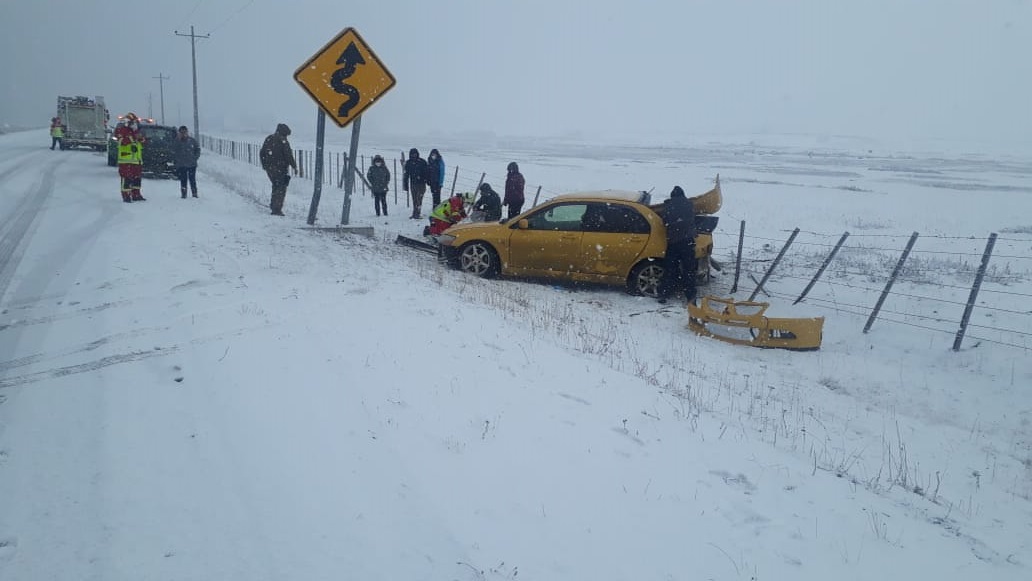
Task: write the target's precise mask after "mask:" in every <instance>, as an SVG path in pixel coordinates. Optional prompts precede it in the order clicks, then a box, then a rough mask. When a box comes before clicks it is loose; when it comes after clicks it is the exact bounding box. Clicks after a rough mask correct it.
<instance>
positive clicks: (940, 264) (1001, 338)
mask: <svg viewBox="0 0 1032 581" xmlns="http://www.w3.org/2000/svg"><path fill="white" fill-rule="evenodd" d="M714 236H715V237H719V238H721V239H722V241H723V243H724V244H723V247H725V248H729V249H736V248H737V249H738V250H737V251H734V250H732V251H731V252H729V253H728V255H729V256H730V257H731V260H730V261H729V265H733V268H734V281H735V282H734V284H733V285H732V288H731V294H735V293H737V292H739V290H740V289H739V288H738V286H739V284H741V285H743V286H751V288H752V289H753V290H752V291H751V295H750V297H749V298H750V299H753V298H755V297H756V296H757V295H759V294H763V295H765V296H766V297H773V298H777V299H780V300H784V301H785V302H786V304H787V303H791V304H799V303H802V302H805V303H808V304H813V305H815V306H817V307H819V308H822V309H827V310H832V311H835V312H840V313H844V314H850V315H855V316H858V317H865V318H866V324H865V326H864V328H863V332H864V333H867V332H869V331H870V330H871V328H872V327H873V326H874V325H875V324H877V323H888V324H892V325H905V326H910V327H914V328H919V329H924V330H927V331H933V332H935V333H942V334H946V335H950V336H952V337H953V350H954V351H959V350H960V349H961V346H962V344H963V342H964V340H965V339H967V340H969V341H977V342H985V343H993V344H997V345H1003V346H1007V347H1012V348H1016V349H1020V350H1023V351H1026V352H1028V351H1030V350H1032V304H1030V301H1029V299H1032V293H1029V292H1024V290H1023V289H1024V288H1027V287H1028V285H1027V284H1026V283H1028V282H1029V281H1032V238H1022V237H1017V236H1000V235H999V234H998V233H995V232H994V233H991V234H989V236H988V237H987V238H985V239H980V238H977V237H974V236H943V235H925V236H922V235H920V234H919V233H917V232H915V233H913V234H911V235H910V236H905V235H896V234H866V233H861V234H852V233H850V232H843V233H841V234H832V233H821V232H814V231H803V230H800V229H798V228H797V229H795V230H793V231H792V232H791V233H789V234H788V235H787V236H786V237H785V238H781V239H778V238H772V237H769V236H754V235H749V234H746V224H745V222H744V221H742V222H741V223H740V224H739V228H738V236H737V237H736V236H734V235H733V234H729V233H727V232H726V231H723V230H721V231H718V232H715V233H714ZM836 239H837V240H836ZM928 240H934V241H935V249H927V248H922V247H921V244H920V242H921V241H928ZM717 246H718V247H720V246H721V244H717ZM979 246H981V247H982V248H981V251H979V248H978V247H979ZM944 248H946V249H944ZM775 252H776V253H777V254H776V255H774V253H775ZM747 280H748V281H750V282H751V283H752V285H749V284H748V282H745V281H747ZM966 281H970V284H968V285H964V284H957V283H961V282H966ZM903 285H906V287H907V288H904V289H900V288H899V286H903ZM922 287H929V288H932V287H934V288H937V289H940V292H941V294H942V296H932V295H931V294H930V293H928V292H923V293H922V292H921V291H920V289H921V288H922ZM818 289H819V290H820V292H814V291H815V290H818ZM843 289H846V290H847V291H848V297H849V298H840V297H839V295H841V294H844V293H843V292H842V291H843ZM915 289H916V290H915ZM980 297H981V299H980ZM998 320H1002V321H1005V322H1004V323H996V321H998ZM977 344H978V343H976V345H977Z"/></svg>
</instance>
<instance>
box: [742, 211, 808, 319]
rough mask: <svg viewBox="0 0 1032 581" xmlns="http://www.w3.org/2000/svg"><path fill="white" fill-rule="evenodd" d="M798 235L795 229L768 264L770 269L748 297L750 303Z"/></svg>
mask: <svg viewBox="0 0 1032 581" xmlns="http://www.w3.org/2000/svg"><path fill="white" fill-rule="evenodd" d="M798 234H799V228H796V229H795V230H793V231H792V235H791V236H789V237H788V240H787V241H786V242H785V245H784V246H782V247H781V252H778V255H777V257H776V258H775V259H774V262H772V263H771V264H770V268H768V269H767V272H766V273H765V274H764V275H763V278H762V279H760V284H758V285H756V288H755V289H754V290H753V292H752V294H751V295H749V299H748V300H750V301H751V300H753V299H755V298H756V295H758V294H759V293H760V290H762V289H763V285H765V284H767V279H768V278H770V275H771V274H772V273H773V272H774V269H775V268H777V266H778V263H779V262H781V257H783V256H784V255H785V252H786V251H787V250H788V247H789V246H791V245H792V241H793V240H795V237H796V236H797V235H798Z"/></svg>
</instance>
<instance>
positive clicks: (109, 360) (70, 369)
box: [0, 345, 179, 389]
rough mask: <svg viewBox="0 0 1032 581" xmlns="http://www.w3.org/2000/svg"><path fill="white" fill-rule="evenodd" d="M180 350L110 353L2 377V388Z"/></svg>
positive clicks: (170, 348) (169, 348)
mask: <svg viewBox="0 0 1032 581" xmlns="http://www.w3.org/2000/svg"><path fill="white" fill-rule="evenodd" d="M177 351H179V347H178V346H176V345H173V346H171V347H167V348H164V349H151V350H147V351H133V352H131V353H122V354H120V355H109V356H107V357H103V358H101V359H97V360H94V361H87V362H86V363H79V364H78V365H68V366H66V367H58V368H56V369H48V370H46V371H38V372H36V373H29V374H26V375H19V376H16V377H7V378H3V379H0V389H4V388H7V387H14V386H17V385H24V384H26V383H35V382H37V381H42V380H44V379H51V378H55V377H64V376H66V375H74V374H76V373H83V372H86V371H96V370H97V369H103V368H104V367H110V366H112V365H118V364H119V363H129V362H131V361H140V360H142V359H150V358H151V357H164V356H166V355H172V354H173V353H176V352H177Z"/></svg>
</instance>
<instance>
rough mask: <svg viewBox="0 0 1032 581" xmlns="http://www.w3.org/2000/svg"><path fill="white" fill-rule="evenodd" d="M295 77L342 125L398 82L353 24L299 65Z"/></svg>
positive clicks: (359, 113)
mask: <svg viewBox="0 0 1032 581" xmlns="http://www.w3.org/2000/svg"><path fill="white" fill-rule="evenodd" d="M294 80H295V81H297V82H298V84H299V85H301V88H302V89H304V90H305V92H306V93H308V94H309V95H311V96H312V98H313V99H315V102H316V103H318V104H319V107H321V108H322V109H323V111H325V112H326V114H327V115H329V116H330V118H332V119H333V120H334V121H335V122H336V123H337V125H339V126H341V127H344V126H345V125H347V124H348V123H351V122H352V121H354V120H355V118H356V117H358V116H359V115H361V114H362V111H365V110H366V109H367V108H368V107H369V106H370V105H372V104H373V103H374V102H376V100H377V99H379V98H380V97H382V96H383V94H384V93H386V92H387V91H388V90H390V88H391V87H393V86H394V84H395V83H396V82H397V81H395V80H394V75H392V74H391V73H390V71H388V70H387V67H385V66H384V65H383V63H381V62H380V59H378V58H376V54H375V53H374V52H373V50H372V49H371V48H369V45H367V44H366V43H365V41H364V40H362V37H361V36H359V35H358V31H356V30H355V29H354V28H345V29H344V30H342V31H341V33H340V34H338V35H337V37H336V38H334V39H333V40H331V41H330V42H328V43H326V46H324V47H322V49H321V50H319V52H317V53H315V55H314V56H312V58H310V59H308V61H307V62H305V64H303V65H301V66H300V67H298V69H297V70H296V71H294Z"/></svg>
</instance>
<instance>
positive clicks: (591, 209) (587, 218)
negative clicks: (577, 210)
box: [583, 202, 651, 234]
mask: <svg viewBox="0 0 1032 581" xmlns="http://www.w3.org/2000/svg"><path fill="white" fill-rule="evenodd" d="M583 224H584V231H585V232H607V233H613V234H648V233H649V232H650V231H651V228H650V227H649V222H648V220H646V219H645V217H644V216H642V215H641V213H640V212H638V211H637V210H636V209H634V208H632V207H630V206H624V205H622V204H612V203H601V202H599V203H593V204H589V205H588V209H587V211H586V212H585V213H584V219H583Z"/></svg>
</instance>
